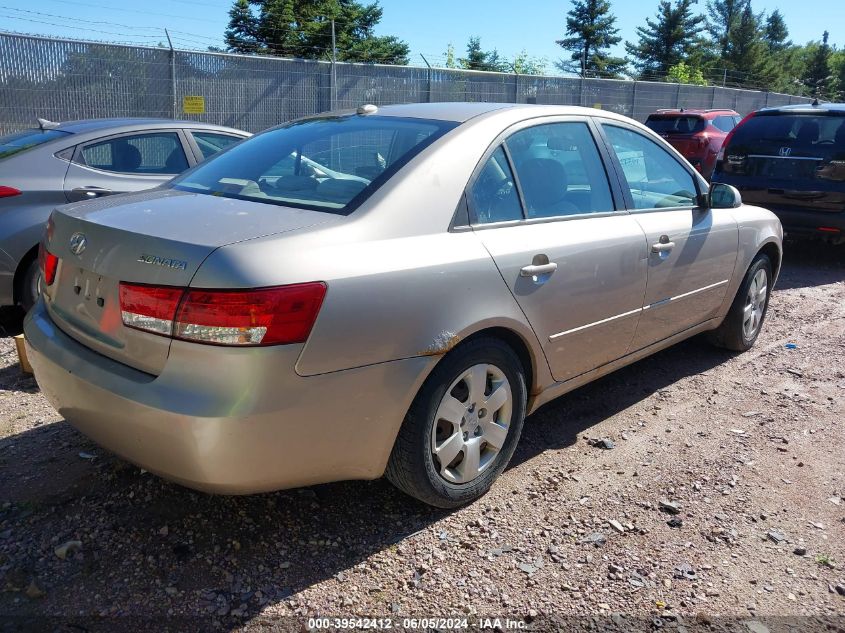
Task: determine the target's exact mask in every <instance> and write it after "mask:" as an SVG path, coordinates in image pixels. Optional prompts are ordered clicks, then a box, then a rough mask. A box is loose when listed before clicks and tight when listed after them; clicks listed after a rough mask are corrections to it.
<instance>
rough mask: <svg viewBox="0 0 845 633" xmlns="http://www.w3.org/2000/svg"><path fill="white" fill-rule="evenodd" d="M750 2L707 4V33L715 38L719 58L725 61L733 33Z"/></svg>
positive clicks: (711, 0)
mask: <svg viewBox="0 0 845 633" xmlns="http://www.w3.org/2000/svg"><path fill="white" fill-rule="evenodd" d="M749 2H750V0H709V1H708V2H707V14H708V16H709V17H708V18H707V31H708V33H710V37H712V38H713V43H714V44H715V45H716V47H717V49H718V52H719V56H720V57H721V58H722V59H724V58H725V57H726V56H727V54H728V46H729V41H730V37H731V31H733V29H734V28H735V27H736V25H737V22H739V19H740V16H741V15H742V12H743V10H745V7H746V6H748V4H749Z"/></svg>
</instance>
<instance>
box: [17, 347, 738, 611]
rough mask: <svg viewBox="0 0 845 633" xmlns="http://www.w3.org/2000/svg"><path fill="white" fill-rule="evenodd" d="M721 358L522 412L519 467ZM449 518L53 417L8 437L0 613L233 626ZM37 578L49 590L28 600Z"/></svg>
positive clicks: (677, 360) (393, 494)
mask: <svg viewBox="0 0 845 633" xmlns="http://www.w3.org/2000/svg"><path fill="white" fill-rule="evenodd" d="M726 358H728V354H727V353H725V352H722V351H719V350H717V349H715V348H713V347H711V346H709V345H708V344H706V343H705V342H704V341H702V340H700V339H693V340H691V341H687V342H685V343H681V344H680V345H678V346H675V347H673V348H671V349H669V350H666V351H664V352H661V353H659V354H657V355H656V356H653V357H651V358H649V359H645V360H643V361H641V362H639V363H637V364H635V365H633V366H631V367H628V368H625V369H622V370H620V371H618V372H616V373H614V374H611V375H609V376H607V377H605V378H603V379H601V380H599V381H597V382H595V383H593V384H590V385H587V386H585V387H582V388H581V389H578V390H576V391H574V392H572V393H570V394H567V395H566V396H563V397H562V398H560V399H558V400H556V401H555V402H553V403H550V404H549V405H546V406H545V407H543V408H542V409H541V410H540V411H538V412H537V413H536V414H534V415H533V416H531V418H529V419H528V421H527V422H526V426H525V430H524V434H523V439H522V441H521V442H520V447H519V449H518V450H517V453H516V455H515V457H514V461H513V465H518V464H521V463H523V462H526V461H528V460H530V459H531V458H532V457H534V456H536V455H538V454H540V453H542V452H543V451H545V450H547V449H550V448H563V447H565V446H568V445H570V444H572V443H574V442H575V441H576V440H577V437H578V434H579V433H581V432H583V431H584V430H585V429H588V428H589V427H591V426H593V425H595V424H597V423H598V422H600V421H601V420H603V419H604V418H606V417H608V416H611V415H613V414H615V413H618V412H620V411H622V410H624V409H625V408H627V407H629V406H631V405H633V404H635V403H637V402H638V401H639V400H641V399H642V398H645V397H647V396H649V395H650V394H652V393H654V392H655V391H657V390H659V389H662V388H665V387H667V386H668V385H671V384H672V383H674V382H676V381H678V380H679V379H681V378H683V377H685V376H688V375H690V374H696V373H700V372H702V371H705V370H707V369H710V368H712V367H714V366H716V365H718V364H720V363H722V362H723V361H724V360H725V359H726ZM118 422H119V421H118V420H116V423H118ZM92 457H93V458H92ZM315 458H318V456H315ZM479 504H480V505H483V504H485V501H484V500H482V501H480V502H479ZM447 514H448V513H447V512H445V511H440V510H433V509H430V508H427V507H425V506H422V505H421V504H419V503H417V502H415V501H413V500H411V499H409V498H407V497H406V496H404V495H403V494H401V493H399V492H398V491H396V490H394V489H393V488H392V487H391V486H390V485H389V484H388V483H387V482H386V481H373V482H343V483H336V484H327V485H322V486H314V487H312V488H308V489H300V490H292V491H285V492H279V493H272V494H262V495H253V496H248V497H221V496H211V495H205V494H201V493H196V492H193V491H190V490H187V489H185V488H181V487H179V486H176V485H174V484H170V483H168V482H165V481H163V480H161V479H158V478H157V477H154V476H152V475H149V474H142V473H141V471H139V469H138V468H137V467H134V466H131V465H129V464H126V463H125V462H123V461H121V460H119V459H117V458H114V457H111V456H110V455H108V454H106V453H105V452H104V451H102V450H101V449H99V448H98V447H96V446H94V445H93V444H91V443H90V442H89V441H88V440H87V439H86V438H84V437H83V436H82V435H80V434H78V433H76V432H75V431H74V430H73V429H72V428H71V427H70V426H69V425H68V424H67V423H65V422H59V423H54V424H46V425H44V426H41V427H36V428H34V429H32V430H30V431H27V432H25V433H21V434H19V435H16V436H11V437H7V438H4V439H0V528H2V529H0V559H4V566H3V567H0V588H2V587H3V586H5V587H6V589H5V591H2V592H0V613H4V614H8V615H14V616H17V617H16V621H17V622H19V623H21V624H33V623H37V621H38V620H37V618H38V616H39V615H40V614H43V613H54V614H68V615H70V614H77V613H80V612H82V613H85V614H86V615H88V616H105V617H107V618H112V617H114V616H121V619H123V617H125V616H134V617H142V618H143V617H161V616H166V615H167V614H168V612H169V609H173V610H174V611H173V613H174V614H175V615H183V614H184V615H190V616H192V617H197V616H199V617H201V618H203V619H204V621H207V620H206V619H207V618H219V622H218V625H219V626H220V627H222V628H237V626H240V624H241V623H242V622H243V619H249V618H251V617H254V616H256V615H257V614H258V613H259V611H260V610H261V609H262V608H263V607H265V606H267V605H268V604H272V603H276V602H280V601H282V600H285V599H286V598H288V597H290V596H292V595H293V594H295V593H297V592H299V591H301V590H303V589H306V588H308V587H310V586H312V585H314V584H316V583H319V582H322V581H326V580H331V579H332V578H333V577H336V576H338V574H341V573H344V572H345V571H346V570H348V569H349V568H351V567H353V566H355V565H357V564H359V563H361V562H362V561H363V560H365V559H366V558H367V557H369V556H371V555H373V554H375V553H378V552H381V551H384V550H393V549H394V548H396V547H401V542H402V541H403V540H404V539H406V538H408V537H409V536H410V535H413V534H414V533H416V532H418V531H420V530H424V529H426V528H427V527H429V526H430V525H431V524H432V523H433V522H435V521H437V520H439V519H441V518H443V517H444V516H446V515H447ZM4 530H5V531H4ZM460 537H461V534H460V533H457V534H448V535H447V534H444V535H441V538H449V539H452V538H460ZM70 540H79V541H81V542H82V549H81V551H80V552H79V553H77V554H76V555H75V556H71V557H70V558H69V559H68V560H59V559H58V558H57V557H56V556H54V554H53V549H54V548H55V547H56V546H57V545H60V544H61V543H64V542H67V541H70ZM394 560H400V561H403V559H402V558H401V557H397V558H394ZM419 563H420V561H414V560H406V561H403V562H402V563H400V564H399V565H397V566H396V569H395V575H394V578H395V581H394V583H395V585H394V584H393V583H392V586H390V587H384V590H385V594H386V595H387V594H390V595H397V592H396V589H397V588H398V589H400V593H401V589H403V588H404V587H412V586H413V585H414V583H415V582H417V581H419V578H420V576H419V574H420V573H431V572H425V571H423V570H420V569H419V568H418V567H417V565H418V564H419ZM30 582H36V584H37V586H38V587H39V589H41V590H43V591H45V592H46V595H45V596H44V597H42V598H38V599H30V598H27V597H26V595H25V590H26V588H27V587H28V586H29V583H30ZM15 598H17V599H18V601H17V602H14V600H15ZM153 605H154V606H153ZM242 605H243V606H242ZM390 608H391V605H388V604H385V612H388V611H389V610H390ZM232 611H234V612H235V615H236V616H237V617H233V616H232ZM333 612H334V613H346V612H349V607H348V606H347V607H344V606H343V605H340V604H338V605H334V606H333ZM71 617H73V616H71ZM18 618H20V619H18ZM79 619H80V620H81V619H82V618H79Z"/></svg>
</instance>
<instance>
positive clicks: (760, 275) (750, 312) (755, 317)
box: [742, 268, 769, 339]
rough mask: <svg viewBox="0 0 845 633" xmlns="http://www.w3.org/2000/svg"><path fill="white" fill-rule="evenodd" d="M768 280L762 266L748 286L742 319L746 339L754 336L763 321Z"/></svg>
mask: <svg viewBox="0 0 845 633" xmlns="http://www.w3.org/2000/svg"><path fill="white" fill-rule="evenodd" d="M768 282H769V276H768V275H767V274H766V271H765V270H764V269H762V268H761V269H760V270H758V271H757V273H756V274H755V275H754V278H753V279H752V280H751V285H750V286H749V287H748V294H747V295H746V297H745V307H744V308H743V320H742V333H743V334H744V335H745V338H746V339H752V338H754V337H755V336H756V335H757V332H758V330H759V329H760V325H761V324H762V323H763V314H764V312H765V310H766V299H767V298H768V292H769V283H768Z"/></svg>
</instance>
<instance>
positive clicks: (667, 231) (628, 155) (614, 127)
mask: <svg viewBox="0 0 845 633" xmlns="http://www.w3.org/2000/svg"><path fill="white" fill-rule="evenodd" d="M601 128H602V130H603V132H604V135H605V137H606V139H607V143H608V147H609V149H610V150H611V152H612V153H613V155H614V156H615V159H616V160H615V163H616V166H617V172H618V173H619V176H620V181H621V184H622V186H623V188H624V194H625V198H626V200H627V204H628V208H629V210H630V211H631V214H632V217H633V218H634V219H635V221H636V222H637V223H638V224H639V225H640V226H641V227H642V230H643V231H644V232H645V235H646V238H647V241H648V250H649V252H648V284H647V286H646V292H645V300H644V301H643V313H642V316H641V317H640V321H639V326H638V328H637V333H636V336H635V338H634V343H633V345H632V349H633V350H636V349H641V348H643V347H646V346H648V345H650V344H652V343H655V342H657V341H660V340H662V339H665V338H667V337H669V336H672V335H673V334H677V333H678V332H682V331H684V330H687V329H689V328H691V327H693V326H695V325H698V324H700V323H703V322H704V321H706V320H708V319H710V318H713V317H714V316H716V313H717V312H718V310H719V308H720V307H721V305H722V302H723V300H724V298H725V293H726V292H727V289H728V282H729V281H730V279H731V275H732V274H733V269H734V264H735V263H736V257H737V251H738V240H739V234H738V229H737V224H736V221H735V220H734V218H733V216H732V215H731V214H730V213H722V212H718V211H717V212H714V211H712V210H710V209H708V208H701V207H699V206H698V202H699V200H701V199H702V196H701V195H700V191H699V179H698V177H697V176H695V175H694V173H693V172H692V170H691V169H690V167H689V166H688V165H685V164H683V163H682V162H681V161H680V160H679V159H678V158H677V157H676V156H675V155H674V154H672V153H671V152H670V151H669V150H668V149H667V148H665V147H663V146H662V145H661V144H659V142H658V141H656V140H653V139H651V138H649V137H648V136H646V135H645V134H644V133H642V132H641V131H640V130H638V129H636V128H634V127H633V126H628V125H626V124H624V123H617V122H604V123H602V124H601Z"/></svg>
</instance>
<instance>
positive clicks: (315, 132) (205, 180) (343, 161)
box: [173, 116, 456, 214]
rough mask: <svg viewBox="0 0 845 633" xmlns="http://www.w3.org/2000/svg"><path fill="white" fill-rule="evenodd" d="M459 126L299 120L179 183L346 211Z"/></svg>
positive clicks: (394, 120)
mask: <svg viewBox="0 0 845 633" xmlns="http://www.w3.org/2000/svg"><path fill="white" fill-rule="evenodd" d="M455 126H456V124H455V123H452V122H446V121H433V120H427V119H406V118H398V117H379V116H344V117H326V118H320V119H310V120H307V121H300V122H296V123H292V124H290V125H286V126H284V127H281V128H276V129H273V130H269V131H267V132H264V133H262V134H259V135H257V136H254V137H252V138H251V139H248V140H246V141H244V142H242V143H240V144H239V145H235V146H234V147H232V148H231V149H229V150H228V151H226V152H223V153H221V154H219V155H217V156H214V157H212V158H211V159H210V160H208V161H207V162H205V163H203V164H202V165H200V166H198V167H196V168H194V169H193V170H191V171H189V172H187V173H186V174H184V175H183V176H181V177H179V178H177V179H176V180H174V181H173V186H174V187H175V188H176V189H181V190H184V191H193V192H197V193H206V194H210V195H216V196H224V197H229V198H238V199H243V200H254V201H258V202H267V203H272V204H279V205H284V206H291V207H298V208H303V209H314V210H318V211H329V212H332V213H341V214H347V213H351V212H352V211H353V210H354V209H355V208H356V207H357V206H358V205H360V204H361V202H363V201H364V200H365V199H366V198H367V197H368V196H369V195H371V194H372V193H373V192H374V191H375V190H376V189H378V188H379V187H380V186H381V185H382V184H383V183H384V182H386V181H387V179H388V178H390V177H391V176H392V175H393V174H394V173H395V172H396V171H397V170H398V169H399V168H400V167H402V165H404V164H405V163H407V162H408V161H409V160H411V158H413V157H414V156H416V155H417V154H418V153H419V152H421V151H422V150H423V149H424V148H425V147H427V146H428V145H430V144H431V143H433V142H434V141H435V140H436V139H438V138H439V137H441V136H442V135H443V134H445V133H446V132H447V131H449V130H451V129H452V128H454V127H455Z"/></svg>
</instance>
